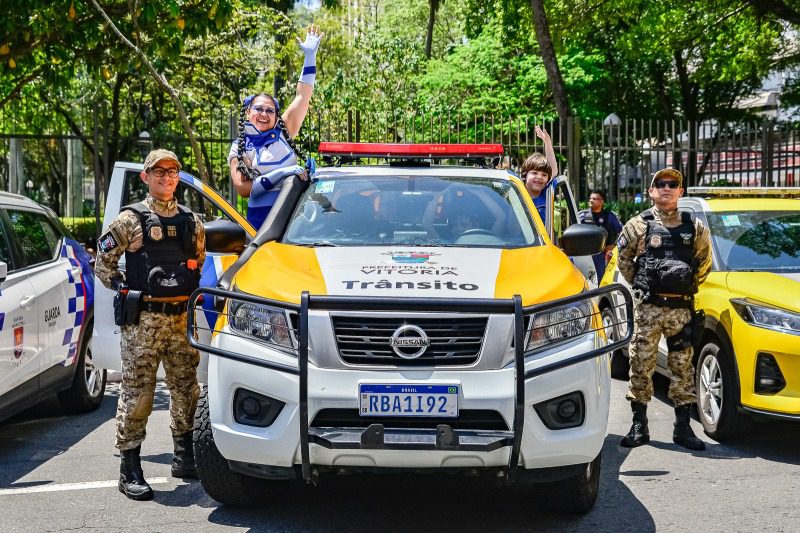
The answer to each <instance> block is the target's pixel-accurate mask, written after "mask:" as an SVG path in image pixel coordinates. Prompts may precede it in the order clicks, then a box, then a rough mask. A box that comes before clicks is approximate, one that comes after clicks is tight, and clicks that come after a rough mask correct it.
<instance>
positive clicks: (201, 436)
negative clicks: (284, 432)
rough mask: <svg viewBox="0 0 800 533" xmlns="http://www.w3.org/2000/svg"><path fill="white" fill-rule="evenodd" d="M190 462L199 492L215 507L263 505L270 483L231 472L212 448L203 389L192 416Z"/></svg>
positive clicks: (208, 417) (205, 395)
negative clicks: (192, 463) (192, 432)
mask: <svg viewBox="0 0 800 533" xmlns="http://www.w3.org/2000/svg"><path fill="white" fill-rule="evenodd" d="M194 460H195V465H196V466H197V474H198V477H199V478H200V483H201V484H202V485H203V489H205V491H206V493H207V494H208V495H209V496H211V497H212V498H214V499H215V500H217V501H218V502H219V503H221V504H223V505H229V506H232V507H255V506H257V505H260V504H262V503H265V502H266V497H267V495H268V491H269V490H270V488H271V485H270V482H269V481H267V480H263V479H256V478H253V477H249V476H245V475H243V474H239V473H237V472H233V471H232V470H231V469H230V467H229V466H228V461H226V460H225V458H224V457H223V456H222V454H221V453H220V452H219V450H218V449H217V446H216V444H214V433H213V432H212V431H211V415H210V412H209V406H208V387H207V386H203V392H202V393H201V395H200V400H199V401H198V403H197V411H196V412H195V415H194Z"/></svg>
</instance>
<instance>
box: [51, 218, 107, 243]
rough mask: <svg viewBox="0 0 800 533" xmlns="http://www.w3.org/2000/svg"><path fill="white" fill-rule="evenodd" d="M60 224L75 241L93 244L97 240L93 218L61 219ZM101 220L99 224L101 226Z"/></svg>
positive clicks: (96, 229)
mask: <svg viewBox="0 0 800 533" xmlns="http://www.w3.org/2000/svg"><path fill="white" fill-rule="evenodd" d="M61 222H62V223H63V224H64V225H65V226H66V227H67V229H69V231H70V233H72V236H73V237H75V240H76V241H78V242H79V243H82V244H87V243H93V242H95V241H96V240H97V231H98V228H97V225H96V224H95V220H94V217H63V218H62V219H61ZM102 223H103V221H102V219H101V220H100V224H102Z"/></svg>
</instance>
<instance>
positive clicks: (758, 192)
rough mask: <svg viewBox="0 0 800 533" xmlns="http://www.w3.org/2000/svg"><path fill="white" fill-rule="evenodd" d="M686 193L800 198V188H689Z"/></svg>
mask: <svg viewBox="0 0 800 533" xmlns="http://www.w3.org/2000/svg"><path fill="white" fill-rule="evenodd" d="M686 192H687V193H688V194H689V196H703V197H705V198H723V197H738V198H765V197H772V198H775V197H778V198H800V187H689V188H688V189H687V190H686Z"/></svg>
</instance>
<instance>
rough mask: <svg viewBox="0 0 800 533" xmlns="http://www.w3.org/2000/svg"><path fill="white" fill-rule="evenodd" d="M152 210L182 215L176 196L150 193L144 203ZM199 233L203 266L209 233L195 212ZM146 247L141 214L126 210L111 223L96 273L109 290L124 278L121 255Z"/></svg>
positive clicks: (100, 242) (99, 248) (100, 244)
mask: <svg viewBox="0 0 800 533" xmlns="http://www.w3.org/2000/svg"><path fill="white" fill-rule="evenodd" d="M142 203H144V204H145V205H146V206H147V207H148V209H150V210H151V211H153V212H154V213H156V214H157V215H159V216H163V217H173V216H175V215H177V214H178V201H177V200H176V199H175V198H173V199H172V200H170V201H168V202H165V201H163V200H157V199H155V198H153V197H152V196H150V195H148V196H147V198H145V199H144V201H143V202H142ZM194 222H195V236H196V237H197V239H196V241H197V265H198V268H199V267H201V266H202V265H203V261H204V260H205V257H206V234H205V229H203V222H202V221H201V220H200V218H199V217H198V216H197V215H196V214H195V215H194ZM141 247H142V225H141V223H140V222H139V215H137V214H136V213H134V212H133V211H130V210H126V211H123V212H122V213H120V214H119V216H117V218H115V219H114V221H113V222H112V223H111V224H110V225H109V226H108V231H106V232H105V233H104V234H103V235H102V236H101V237H100V239H99V240H98V246H97V260H96V264H95V275H96V276H97V278H98V279H99V280H100V281H101V282H102V283H103V285H105V286H106V287H108V288H109V289H110V288H112V287H111V280H112V279H114V278H117V277H123V276H122V273H121V272H120V270H119V258H120V257H121V256H122V254H124V253H125V252H126V251H130V252H136V251H138V250H139V249H141Z"/></svg>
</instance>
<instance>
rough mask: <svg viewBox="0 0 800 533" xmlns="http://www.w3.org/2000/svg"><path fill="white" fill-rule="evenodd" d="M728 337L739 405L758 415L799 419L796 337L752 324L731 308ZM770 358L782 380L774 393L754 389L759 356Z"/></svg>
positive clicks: (799, 345) (799, 374)
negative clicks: (734, 359)
mask: <svg viewBox="0 0 800 533" xmlns="http://www.w3.org/2000/svg"><path fill="white" fill-rule="evenodd" d="M731 314H732V316H734V317H735V318H734V320H733V321H732V323H731V326H730V328H731V331H730V338H731V339H732V341H733V350H734V352H735V354H736V364H737V367H738V372H739V384H740V389H741V404H742V407H743V408H744V409H745V410H747V411H750V412H752V413H757V414H758V415H760V416H764V417H771V418H780V419H784V420H800V336H797V335H790V334H787V333H781V332H778V331H772V330H769V329H766V328H760V327H755V326H753V325H751V324H748V323H746V322H744V321H743V320H742V319H741V318H740V317H739V316H738V315H736V314H735V312H734V311H732V313H731ZM762 354H763V355H769V356H771V357H772V358H774V360H775V362H776V364H777V366H778V367H779V368H780V372H781V374H782V376H783V378H784V379H785V381H786V384H785V386H784V387H783V388H782V389H781V390H779V391H777V392H775V393H764V392H759V391H758V390H757V386H756V385H757V384H756V380H757V379H758V369H757V362H758V358H759V355H762Z"/></svg>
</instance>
